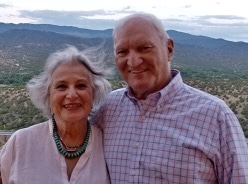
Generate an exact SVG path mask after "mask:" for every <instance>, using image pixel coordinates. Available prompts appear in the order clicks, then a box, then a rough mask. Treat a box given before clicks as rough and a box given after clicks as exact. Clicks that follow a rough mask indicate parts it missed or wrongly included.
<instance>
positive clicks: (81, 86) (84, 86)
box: [77, 84, 86, 89]
mask: <svg viewBox="0 0 248 184" xmlns="http://www.w3.org/2000/svg"><path fill="white" fill-rule="evenodd" d="M77 87H78V88H79V89H84V88H86V84H78V85H77Z"/></svg>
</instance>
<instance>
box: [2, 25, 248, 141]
mask: <svg viewBox="0 0 248 184" xmlns="http://www.w3.org/2000/svg"><path fill="white" fill-rule="evenodd" d="M168 33H169V35H170V36H171V37H172V38H173V39H174V41H175V54H174V58H173V61H172V68H176V69H179V70H180V71H181V73H182V76H183V79H184V81H185V82H186V83H188V84H190V85H192V86H194V87H197V88H199V89H202V90H203V91H206V92H209V93H211V94H213V95H216V96H218V97H220V98H221V99H223V100H224V101H225V102H226V103H227V104H228V105H229V107H230V108H231V109H232V110H233V111H234V113H235V114H236V115H237V117H238V119H239V121H240V123H241V125H242V128H243V130H244V132H245V135H246V136H247V137H248V74H247V71H248V43H244V42H231V41H226V40H223V39H213V38H209V37H204V36H194V35H190V34H187V33H182V32H178V31H174V30H169V31H168ZM111 34H112V30H104V31H97V30H87V29H80V28H75V27H68V26H54V25H32V24H16V25H15V24H4V23H0V129H6V130H17V129H19V128H23V127H27V126H30V125H32V124H36V123H39V122H42V121H44V120H46V118H45V117H44V116H43V115H42V114H41V113H40V112H39V111H38V110H37V109H36V108H35V107H34V106H33V105H32V103H31V101H30V100H29V98H28V96H27V92H26V90H25V87H24V86H25V83H26V82H27V81H28V80H29V79H31V77H33V76H34V75H37V74H38V73H40V72H41V71H42V68H43V65H44V62H45V60H46V58H47V57H48V56H49V54H50V53H52V52H54V51H56V50H58V49H61V48H63V47H64V46H65V45H74V46H76V47H77V48H79V49H84V48H88V47H92V46H93V47H100V48H101V50H102V51H103V52H104V53H105V54H106V57H105V62H106V63H105V64H106V66H109V67H114V58H113V44H112V38H111ZM111 82H112V84H113V88H114V89H116V88H120V87H122V86H123V85H124V82H123V81H122V80H121V79H120V76H119V75H118V74H116V76H115V78H114V79H113V81H111Z"/></svg>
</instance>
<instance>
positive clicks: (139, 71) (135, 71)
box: [129, 70, 145, 74]
mask: <svg viewBox="0 0 248 184" xmlns="http://www.w3.org/2000/svg"><path fill="white" fill-rule="evenodd" d="M144 71H145V70H129V73H132V74H139V73H142V72H144Z"/></svg>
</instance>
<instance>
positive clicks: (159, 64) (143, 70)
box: [114, 19, 173, 99]
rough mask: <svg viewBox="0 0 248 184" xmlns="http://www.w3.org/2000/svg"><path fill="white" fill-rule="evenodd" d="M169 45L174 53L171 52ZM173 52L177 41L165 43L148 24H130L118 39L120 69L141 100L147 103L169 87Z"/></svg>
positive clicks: (123, 29)
mask: <svg viewBox="0 0 248 184" xmlns="http://www.w3.org/2000/svg"><path fill="white" fill-rule="evenodd" d="M167 44H169V45H170V46H171V48H172V49H168V47H167ZM172 51H173V41H172V40H167V39H166V38H164V39H161V37H160V36H159V33H158V32H157V31H156V30H155V29H154V27H153V26H152V25H151V24H149V23H148V22H145V21H144V20H137V19H132V20H129V21H126V22H125V23H124V24H122V25H121V26H120V27H118V28H117V30H116V34H115V36H114V52H115V53H114V54H115V61H116V65H117V68H118V70H119V71H120V73H121V75H122V77H123V79H124V80H125V81H126V82H127V84H128V85H129V86H130V87H131V89H132V92H133V94H134V95H135V97H136V98H138V99H145V98H146V97H147V96H148V95H149V94H151V93H154V92H156V91H159V90H160V89H162V88H163V87H164V86H166V85H167V84H168V82H169V81H170V78H171V74H170V64H169V57H170V56H171V54H172Z"/></svg>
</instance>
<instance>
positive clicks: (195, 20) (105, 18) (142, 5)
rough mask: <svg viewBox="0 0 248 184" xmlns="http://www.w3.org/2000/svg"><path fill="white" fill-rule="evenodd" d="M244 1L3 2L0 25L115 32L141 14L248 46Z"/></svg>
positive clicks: (175, 27)
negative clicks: (127, 17)
mask: <svg viewBox="0 0 248 184" xmlns="http://www.w3.org/2000/svg"><path fill="white" fill-rule="evenodd" d="M244 2H245V0H205V1H201V0H175V2H173V1H171V0H170V1H169V0H152V1H150V0H149V1H148V0H144V1H141V0H125V1H123V0H105V1H103V0H88V1H83V0H41V1H34V0H0V22H4V23H33V24H55V25H63V26H75V27H80V28H87V29H101V30H102V29H109V28H113V26H114V23H115V21H116V20H117V19H119V18H121V17H123V16H125V15H128V14H131V13H134V12H139V11H144V12H148V13H153V14H155V15H156V16H157V17H159V18H160V19H161V20H162V21H163V23H164V25H165V27H166V29H167V30H168V29H173V30H177V31H181V32H185V33H190V34H193V35H203V36H209V37H212V38H223V39H226V40H230V41H244V42H248V10H247V8H246V5H244Z"/></svg>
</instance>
